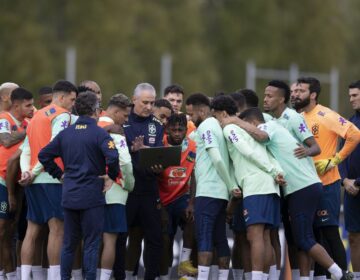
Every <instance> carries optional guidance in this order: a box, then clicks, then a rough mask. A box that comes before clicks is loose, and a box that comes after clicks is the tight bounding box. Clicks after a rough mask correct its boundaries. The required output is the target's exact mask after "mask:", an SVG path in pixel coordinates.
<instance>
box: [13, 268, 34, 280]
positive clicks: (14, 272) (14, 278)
mask: <svg viewBox="0 0 360 280" xmlns="http://www.w3.org/2000/svg"><path fill="white" fill-rule="evenodd" d="M6 278H7V280H16V270H15V271H13V272H9V273H6ZM34 279H36V278H34Z"/></svg>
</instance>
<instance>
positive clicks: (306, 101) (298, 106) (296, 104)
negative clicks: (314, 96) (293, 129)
mask: <svg viewBox="0 0 360 280" xmlns="http://www.w3.org/2000/svg"><path fill="white" fill-rule="evenodd" d="M293 104H294V105H293V107H294V109H295V110H300V109H302V108H304V107H306V106H308V105H309V104H310V96H309V97H307V98H305V99H304V100H301V99H299V98H296V99H295V100H294V103H293Z"/></svg>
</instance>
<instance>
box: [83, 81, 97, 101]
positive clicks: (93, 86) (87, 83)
mask: <svg viewBox="0 0 360 280" xmlns="http://www.w3.org/2000/svg"><path fill="white" fill-rule="evenodd" d="M80 86H83V87H87V88H88V89H91V91H93V92H94V93H95V94H96V97H97V98H98V100H99V102H101V99H102V93H101V89H100V86H99V85H98V83H97V82H95V81H91V80H85V81H82V82H81V83H80Z"/></svg>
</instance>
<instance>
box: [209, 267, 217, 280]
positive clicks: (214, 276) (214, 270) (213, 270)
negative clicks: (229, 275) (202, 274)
mask: <svg viewBox="0 0 360 280" xmlns="http://www.w3.org/2000/svg"><path fill="white" fill-rule="evenodd" d="M210 277H211V278H210V279H212V280H214V279H218V277H219V266H218V265H211V266H210Z"/></svg>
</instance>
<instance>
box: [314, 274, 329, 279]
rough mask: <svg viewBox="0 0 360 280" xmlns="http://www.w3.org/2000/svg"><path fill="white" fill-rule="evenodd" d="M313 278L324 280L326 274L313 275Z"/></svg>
mask: <svg viewBox="0 0 360 280" xmlns="http://www.w3.org/2000/svg"><path fill="white" fill-rule="evenodd" d="M314 280H326V276H325V275H320V276H314Z"/></svg>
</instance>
